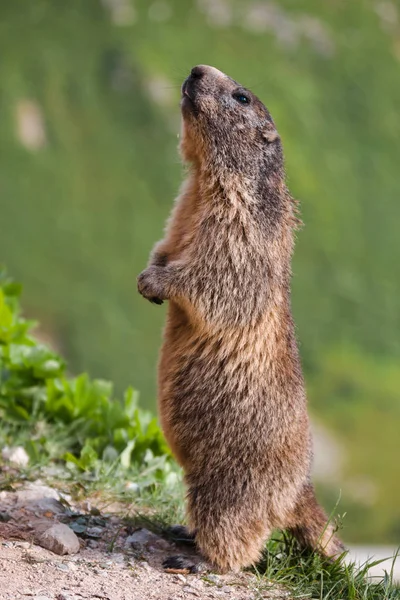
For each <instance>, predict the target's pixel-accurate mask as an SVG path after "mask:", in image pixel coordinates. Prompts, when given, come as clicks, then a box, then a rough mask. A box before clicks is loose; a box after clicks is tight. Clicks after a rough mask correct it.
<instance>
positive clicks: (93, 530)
mask: <svg viewBox="0 0 400 600" xmlns="http://www.w3.org/2000/svg"><path fill="white" fill-rule="evenodd" d="M103 532H104V529H103V528H102V527H88V528H87V529H86V535H87V536H89V537H93V538H99V537H101V536H102V535H103Z"/></svg>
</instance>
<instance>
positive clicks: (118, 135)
mask: <svg viewBox="0 0 400 600" xmlns="http://www.w3.org/2000/svg"><path fill="white" fill-rule="evenodd" d="M0 56H1V67H0V68H1V77H0V107H1V120H2V123H1V128H0V152H1V161H0V190H1V194H0V210H1V224H2V227H1V235H0V260H1V262H3V263H5V264H6V265H7V267H8V269H9V271H10V273H11V274H12V275H13V276H14V277H15V278H16V279H18V280H20V281H21V282H22V283H23V284H24V288H25V293H24V305H25V307H27V310H28V316H31V317H35V318H38V319H39V320H40V321H41V323H42V330H41V332H40V335H41V336H42V337H44V338H47V339H50V340H51V342H52V343H53V345H54V346H55V347H56V348H58V349H60V350H61V351H62V352H64V354H66V356H67V357H68V359H69V362H70V365H72V368H73V369H74V370H75V371H76V372H78V371H81V370H87V371H89V373H90V374H91V375H92V376H100V377H104V378H110V379H113V380H114V381H115V383H116V387H117V390H121V389H122V388H124V387H126V386H127V385H128V384H132V385H134V386H135V387H136V388H137V389H139V390H140V393H141V403H142V405H143V406H148V407H151V408H154V407H155V372H156V361H157V350H158V346H159V343H160V337H161V329H162V323H163V318H164V310H165V309H164V307H162V308H160V307H156V306H151V305H150V304H148V303H147V302H145V301H143V299H142V298H140V297H139V296H138V294H137V293H136V283H135V279H136V275H137V274H138V273H139V272H140V271H141V270H142V268H144V266H145V264H146V261H147V257H148V254H149V251H150V249H151V247H152V245H153V243H154V242H155V241H156V240H157V239H159V238H160V237H161V235H162V228H163V224H164V220H165V218H166V216H167V215H168V212H169V210H170V207H171V203H172V200H173V197H174V195H175V194H176V192H177V190H178V187H179V184H180V181H181V178H182V168H181V166H180V162H179V159H178V155H177V151H176V146H177V141H178V140H177V134H178V133H179V128H180V115H179V95H180V84H181V82H182V80H183V78H184V77H185V76H186V75H187V73H188V71H189V70H190V68H191V67H192V66H193V65H195V64H198V63H206V64H212V65H214V66H216V67H218V68H219V69H221V70H222V71H225V72H227V73H228V74H229V75H231V76H232V77H234V78H235V79H237V80H238V81H240V82H241V83H242V84H243V85H245V86H247V87H250V88H251V89H252V90H253V91H254V92H255V93H257V94H258V95H259V96H260V97H261V98H262V100H263V101H264V102H265V103H266V104H267V106H268V107H269V109H270V110H271V112H272V115H273V116H274V119H275V121H276V123H277V126H278V129H279V131H280V133H281V135H282V138H283V141H284V146H285V151H286V157H287V172H288V179H289V186H290V189H291V191H292V193H293V194H294V195H295V196H296V197H297V198H299V199H300V200H301V207H302V216H303V220H304V222H305V228H304V229H302V230H301V231H300V232H299V234H298V241H297V247H296V253H295V259H294V267H293V272H294V278H293V309H294V313H295V319H296V322H297V326H298V337H299V340H300V348H301V354H302V359H303V364H304V368H305V374H306V380H307V386H308V392H309V398H310V406H311V411H312V414H313V417H314V420H315V427H316V439H317V444H316V447H317V449H316V454H317V456H316V463H317V464H316V477H317V478H318V480H319V481H320V483H319V493H320V497H321V498H322V499H323V501H324V503H325V505H326V507H327V508H329V507H332V506H333V505H334V504H335V501H336V499H337V497H338V495H339V491H340V490H341V493H342V498H341V503H340V507H339V511H340V512H342V513H343V512H347V513H348V514H347V517H346V519H345V530H344V534H343V537H344V538H345V539H346V540H347V541H351V542H359V543H393V544H398V543H399V542H400V501H399V497H400V469H399V459H400V456H399V453H400V452H399V451H400V402H399V400H400V338H399V330H400V310H399V300H398V299H399V296H400V277H399V273H400V269H399V260H400V246H399V243H398V239H399V222H400V202H399V196H400V178H399V158H400V157H399V134H400V120H399V110H400V9H399V6H398V5H397V4H395V3H394V2H391V1H387V0H383V1H374V0H365V1H363V0H358V1H354V2H347V1H345V0H329V1H328V0H325V1H322V0H296V1H294V0H292V1H290V0H286V1H281V2H275V3H274V2H266V1H262V0H259V1H256V0H251V1H250V0H240V1H239V0H238V1H234V0H232V1H229V0H197V1H192V0H154V1H153V0H103V1H102V2H101V1H100V0H84V1H83V0H68V2H65V0H29V2H27V1H26V0H3V2H2V3H1V5H0Z"/></svg>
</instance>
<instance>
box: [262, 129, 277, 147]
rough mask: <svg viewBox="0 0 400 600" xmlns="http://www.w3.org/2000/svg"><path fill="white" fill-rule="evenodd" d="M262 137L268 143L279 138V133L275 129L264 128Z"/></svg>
mask: <svg viewBox="0 0 400 600" xmlns="http://www.w3.org/2000/svg"><path fill="white" fill-rule="evenodd" d="M263 138H264V139H265V141H266V142H267V143H268V144H272V142H275V140H279V133H278V132H277V131H276V129H264V131H263Z"/></svg>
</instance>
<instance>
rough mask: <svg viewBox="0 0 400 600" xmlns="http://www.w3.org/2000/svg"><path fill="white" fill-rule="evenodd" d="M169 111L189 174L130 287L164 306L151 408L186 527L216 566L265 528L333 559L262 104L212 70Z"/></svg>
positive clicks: (290, 219)
mask: <svg viewBox="0 0 400 600" xmlns="http://www.w3.org/2000/svg"><path fill="white" fill-rule="evenodd" d="M238 90H239V92H243V94H245V95H246V97H247V98H248V100H249V102H248V103H247V104H244V105H243V104H241V103H240V102H239V101H238V99H237V97H235V96H234V94H235V93H238ZM182 114H183V136H182V142H181V152H182V155H183V158H184V160H186V161H187V162H189V163H190V168H189V173H188V177H187V180H186V182H185V183H184V185H183V188H182V190H181V193H180V195H179V197H178V199H177V201H176V204H175V208H174V210H173V212H172V216H171V218H170V221H169V223H168V226H167V230H166V235H165V238H164V239H163V240H162V241H161V242H159V243H158V244H157V246H156V247H155V249H154V251H153V254H152V258H151V260H150V264H149V267H148V268H147V269H146V270H145V271H144V272H143V273H142V274H141V275H140V276H139V278H138V287H139V291H140V293H141V294H142V295H144V296H145V297H146V298H148V299H150V300H153V301H161V300H165V299H168V300H169V307H168V317H167V324H166V328H165V333H164V344H163V347H162V351H161V359H160V364H159V412H160V417H161V422H162V427H163V430H164V433H165V437H166V439H167V441H168V443H169V444H170V446H171V449H172V451H173V453H174V454H175V456H176V458H177V460H178V461H179V463H180V464H181V465H182V467H183V469H184V472H185V480H186V483H187V486H188V507H187V513H188V520H189V525H190V528H191V530H192V531H195V539H196V544H197V545H198V547H199V548H200V550H201V552H202V553H203V555H204V556H205V557H206V558H207V559H208V560H209V561H211V563H213V565H215V566H216V567H217V568H218V569H219V570H221V571H226V570H229V569H233V570H235V569H239V568H241V567H244V566H247V565H250V564H252V563H254V562H256V561H257V560H258V559H259V557H260V551H261V549H262V546H263V544H264V542H265V541H266V539H267V538H268V536H269V535H270V532H271V530H272V529H273V528H276V527H279V528H290V529H292V531H293V532H294V533H295V535H296V536H297V537H298V539H299V540H300V542H301V543H303V544H304V545H308V546H311V547H313V548H318V549H319V550H321V551H322V552H324V553H325V554H327V555H329V556H333V555H335V554H336V553H338V552H339V551H340V550H341V545H340V542H339V541H338V540H337V539H336V538H334V537H333V532H332V528H331V526H328V527H327V528H326V520H327V519H326V516H325V514H324V512H323V510H322V509H321V508H320V507H319V505H318V504H317V501H316V499H315V495H314V491H313V488H312V485H311V483H310V465H311V455H312V449H311V439H310V431H309V422H308V416H307V408H306V397H305V392H304V383H303V377H302V371H301V366H300V361H299V355H298V350H297V344H296V339H295V333H294V325H293V320H292V316H291V307H290V276H291V269H290V261H291V255H292V250H293V229H294V228H295V226H296V223H297V222H298V221H297V218H296V210H295V209H296V207H295V203H294V201H293V199H292V198H291V196H290V194H289V192H288V190H287V188H286V185H285V182H284V168H283V156H282V147H281V142H280V138H279V136H278V134H277V132H276V129H275V125H274V123H273V121H272V118H271V116H270V114H269V112H268V111H267V109H266V108H265V107H264V105H263V104H262V103H261V102H260V101H259V100H258V99H257V98H256V97H255V96H254V95H253V94H252V93H251V92H249V91H248V90H244V88H241V87H240V86H239V84H237V83H236V82H235V81H233V80H232V79H230V78H229V77H227V76H226V75H224V74H223V73H221V72H220V71H217V70H216V69H214V68H213V67H205V66H200V67H196V68H195V69H194V70H193V71H192V75H191V76H190V77H189V78H188V79H187V80H186V81H185V83H184V86H183V100H182Z"/></svg>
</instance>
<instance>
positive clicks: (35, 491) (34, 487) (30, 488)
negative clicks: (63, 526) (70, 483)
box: [13, 481, 64, 514]
mask: <svg viewBox="0 0 400 600" xmlns="http://www.w3.org/2000/svg"><path fill="white" fill-rule="evenodd" d="M13 496H14V498H15V502H16V508H28V509H30V510H34V511H37V510H39V511H42V512H45V511H48V510H50V511H52V512H54V513H56V514H58V513H62V512H64V507H63V505H62V504H61V502H60V501H59V500H60V495H59V493H58V492H57V490H54V489H53V488H51V487H49V486H47V485H43V484H42V482H41V481H34V482H33V483H27V484H26V485H25V486H24V488H23V489H21V490H18V491H17V492H16V493H15V494H13Z"/></svg>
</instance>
